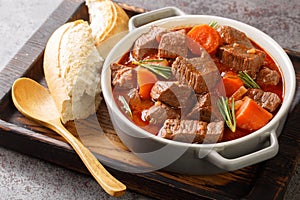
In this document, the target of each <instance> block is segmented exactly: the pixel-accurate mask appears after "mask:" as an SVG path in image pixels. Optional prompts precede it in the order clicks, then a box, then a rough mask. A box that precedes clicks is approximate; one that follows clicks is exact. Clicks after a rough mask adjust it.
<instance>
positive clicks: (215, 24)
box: [208, 21, 218, 29]
mask: <svg viewBox="0 0 300 200" xmlns="http://www.w3.org/2000/svg"><path fill="white" fill-rule="evenodd" d="M208 26H210V27H212V28H214V29H216V28H218V22H216V21H212V22H210V23H209V24H208Z"/></svg>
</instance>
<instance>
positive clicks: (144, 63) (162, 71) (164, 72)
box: [132, 60, 172, 79]
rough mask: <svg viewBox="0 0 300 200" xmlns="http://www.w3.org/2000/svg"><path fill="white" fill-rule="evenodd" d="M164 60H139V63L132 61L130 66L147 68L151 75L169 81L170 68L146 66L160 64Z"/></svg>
mask: <svg viewBox="0 0 300 200" xmlns="http://www.w3.org/2000/svg"><path fill="white" fill-rule="evenodd" d="M162 61H164V60H140V61H132V64H135V65H139V66H141V67H144V68H147V69H149V70H150V71H152V72H153V73H155V74H157V75H159V76H161V77H163V78H165V79H169V78H171V75H172V73H171V67H167V66H162V65H154V64H148V63H151V62H155V63H157V62H162Z"/></svg>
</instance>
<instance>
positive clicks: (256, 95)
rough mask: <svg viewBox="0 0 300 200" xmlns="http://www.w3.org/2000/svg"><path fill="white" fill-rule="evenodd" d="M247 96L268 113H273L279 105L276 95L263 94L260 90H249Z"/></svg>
mask: <svg viewBox="0 0 300 200" xmlns="http://www.w3.org/2000/svg"><path fill="white" fill-rule="evenodd" d="M247 96H248V97H250V98H252V99H253V100H254V101H255V102H256V103H257V104H258V105H260V106H261V107H263V108H265V109H266V110H268V111H269V112H274V111H275V110H276V109H277V108H278V106H279V105H280V104H281V99H280V98H279V96H278V95H277V94H275V93H272V92H264V91H263V90H261V89H249V90H248V93H247Z"/></svg>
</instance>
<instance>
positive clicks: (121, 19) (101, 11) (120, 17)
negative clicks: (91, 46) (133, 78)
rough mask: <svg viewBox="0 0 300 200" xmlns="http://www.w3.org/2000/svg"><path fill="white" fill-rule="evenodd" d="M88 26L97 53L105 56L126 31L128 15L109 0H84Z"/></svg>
mask: <svg viewBox="0 0 300 200" xmlns="http://www.w3.org/2000/svg"><path fill="white" fill-rule="evenodd" d="M85 2H86V5H87V7H88V12H89V19H90V26H91V29H92V34H93V37H94V40H95V44H96V47H97V50H98V52H99V54H100V55H101V56H102V57H103V58H106V57H107V55H108V53H109V52H110V50H111V49H112V48H113V47H114V46H115V45H116V43H117V42H118V41H119V40H120V39H121V38H122V37H124V36H125V35H126V34H127V33H128V21H129V17H128V16H127V14H126V12H125V11H124V10H123V9H122V8H121V7H120V6H119V5H118V4H116V3H115V2H112V1H111V0H86V1H85Z"/></svg>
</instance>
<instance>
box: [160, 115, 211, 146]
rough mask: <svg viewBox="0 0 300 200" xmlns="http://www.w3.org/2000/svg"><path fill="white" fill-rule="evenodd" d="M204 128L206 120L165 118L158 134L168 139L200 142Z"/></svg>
mask: <svg viewBox="0 0 300 200" xmlns="http://www.w3.org/2000/svg"><path fill="white" fill-rule="evenodd" d="M206 130H207V123H206V122H201V121H197V120H178V119H167V120H166V121H165V123H164V125H163V127H162V128H161V130H160V133H159V135H160V136H161V137H163V138H167V139H170V140H176V141H181V142H188V143H195V142H197V143H202V141H203V140H204V138H205V134H206Z"/></svg>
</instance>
